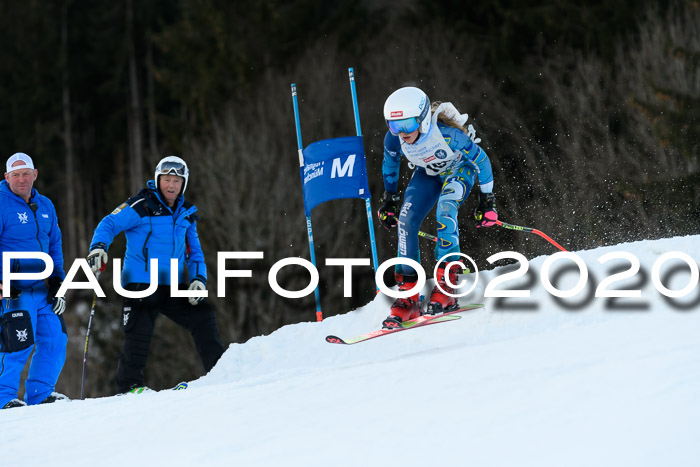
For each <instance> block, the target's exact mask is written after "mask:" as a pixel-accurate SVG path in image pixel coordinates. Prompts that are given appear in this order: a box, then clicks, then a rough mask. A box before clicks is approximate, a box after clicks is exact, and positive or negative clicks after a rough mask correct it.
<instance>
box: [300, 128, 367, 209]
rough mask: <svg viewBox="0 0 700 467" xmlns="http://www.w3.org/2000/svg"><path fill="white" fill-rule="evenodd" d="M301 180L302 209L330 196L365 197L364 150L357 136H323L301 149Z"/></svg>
mask: <svg viewBox="0 0 700 467" xmlns="http://www.w3.org/2000/svg"><path fill="white" fill-rule="evenodd" d="M303 156H304V165H303V166H302V167H301V179H302V181H303V187H304V210H305V212H306V215H307V216H310V215H311V211H312V210H313V208H315V207H316V206H318V205H319V204H321V203H325V202H326V201H330V200H332V199H342V198H364V199H369V197H370V193H369V186H368V185H367V168H366V165H365V151H364V147H363V145H362V137H361V136H345V137H342V138H333V139H324V140H321V141H316V142H315V143H311V144H310V145H308V146H307V147H306V148H305V149H304V150H303Z"/></svg>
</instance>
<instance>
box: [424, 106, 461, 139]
mask: <svg viewBox="0 0 700 467" xmlns="http://www.w3.org/2000/svg"><path fill="white" fill-rule="evenodd" d="M440 104H442V102H441V101H435V102H433V103H432V104H430V112H431V113H433V114H434V113H435V111H437V109H438V107H440ZM438 121H441V122H442V123H444V124H445V125H447V126H451V127H453V128H457V129H458V130H461V131H462V133H464V134H465V135H467V136H469V131H468V130H467V129H466V128H465V127H464V126H462V125H460V124H459V123H458V122H457V120H455V119H454V118H451V117H448V116H447V115H446V114H445V113H444V112H440V113H439V114H438Z"/></svg>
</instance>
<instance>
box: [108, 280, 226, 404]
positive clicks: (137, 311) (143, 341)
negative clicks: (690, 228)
mask: <svg viewBox="0 0 700 467" xmlns="http://www.w3.org/2000/svg"><path fill="white" fill-rule="evenodd" d="M147 286H148V285H147V284H129V285H127V286H126V287H125V288H126V289H127V290H145V289H146V288H147ZM183 288H185V287H183V286H180V289H183ZM161 313H162V314H164V315H165V316H167V317H168V318H170V319H171V320H172V321H174V322H175V323H176V324H178V325H180V326H182V327H184V328H185V329H187V330H188V331H190V334H192V338H193V339H194V343H195V346H196V347H197V352H198V353H199V357H200V359H201V361H202V364H203V365H204V370H205V372H208V371H209V370H211V369H212V368H213V367H214V365H215V364H216V362H217V361H218V360H219V358H220V357H221V355H222V354H223V353H224V350H225V347H224V343H223V341H222V340H221V336H219V330H218V328H217V326H216V315H215V313H214V309H213V308H212V307H211V305H210V304H209V303H208V302H207V300H206V299H205V300H203V301H202V302H200V303H199V304H198V305H195V306H193V305H191V304H190V303H189V301H188V299H187V298H182V297H171V296H170V286H159V287H158V289H157V290H156V291H155V292H154V293H153V294H152V295H150V296H148V297H146V298H140V299H133V298H124V303H123V307H122V323H121V327H122V330H123V331H124V333H125V338H124V345H123V346H122V351H121V355H120V356H119V366H118V368H117V392H118V393H124V392H127V391H129V389H132V388H135V387H140V386H143V385H144V376H143V369H144V368H145V366H146V361H147V360H148V348H149V346H150V344H151V337H152V336H153V329H154V328H155V323H156V318H158V315H159V314H161Z"/></svg>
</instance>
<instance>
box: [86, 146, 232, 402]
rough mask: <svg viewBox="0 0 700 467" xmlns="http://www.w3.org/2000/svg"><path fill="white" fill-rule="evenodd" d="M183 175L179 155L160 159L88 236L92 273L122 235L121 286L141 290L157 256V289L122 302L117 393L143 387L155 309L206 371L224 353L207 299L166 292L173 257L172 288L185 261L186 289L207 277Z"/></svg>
mask: <svg viewBox="0 0 700 467" xmlns="http://www.w3.org/2000/svg"><path fill="white" fill-rule="evenodd" d="M188 178H189V169H188V167H187V164H186V163H185V161H184V160H182V159H180V158H179V157H175V156H168V157H166V158H164V159H162V160H161V161H160V162H159V163H158V166H157V167H156V171H155V177H154V180H150V181H149V182H148V183H147V186H146V188H144V189H142V190H141V191H139V192H138V194H137V195H136V196H133V197H132V198H129V200H127V201H126V202H125V203H123V204H122V205H120V206H119V207H117V208H116V209H115V210H114V211H113V212H112V213H111V214H109V215H108V216H106V217H105V218H104V219H102V221H101V222H100V223H99V225H98V226H97V228H96V229H95V233H94V235H93V237H92V241H91V244H90V245H91V246H90V254H89V255H88V263H89V264H90V267H91V268H92V270H93V272H96V273H97V272H99V271H102V270H104V268H105V267H106V263H107V250H108V249H109V246H110V245H111V244H112V241H113V240H114V237H116V236H117V235H118V234H119V233H121V232H124V233H125V235H126V253H125V258H124V266H123V269H122V275H121V279H122V280H121V282H122V287H123V288H124V289H125V290H129V291H143V290H146V289H147V288H148V286H149V284H150V282H151V281H150V274H151V269H150V268H151V265H150V261H151V260H152V259H157V260H158V270H157V276H158V287H157V289H156V291H155V292H154V293H153V294H152V295H149V296H148V297H146V298H139V299H136V298H126V297H125V298H124V301H123V310H122V329H123V331H124V333H125V339H124V345H123V347H122V352H121V355H120V357H119V365H118V368H117V392H118V393H124V392H128V391H130V390H132V389H135V388H139V387H142V386H144V375H143V369H144V367H145V366H146V361H147V358H148V349H149V346H150V342H151V337H152V335H153V330H154V326H155V321H156V318H157V317H158V315H159V314H160V313H163V314H164V315H166V316H167V317H168V318H170V319H171V320H173V321H174V322H175V323H177V324H179V325H181V326H183V327H185V328H186V329H188V330H189V331H190V333H191V334H192V337H193V339H194V342H195V345H196V347H197V351H198V352H199V356H200V358H201V360H202V364H203V365H204V369H205V370H206V371H207V372H208V371H209V370H211V368H212V367H213V366H214V365H215V364H216V362H217V361H218V360H219V358H220V357H221V355H222V354H223V352H224V345H223V342H222V340H221V337H220V336H219V331H218V329H217V325H216V316H215V313H214V310H213V308H212V307H211V305H209V303H208V302H207V301H206V300H204V299H203V298H202V297H190V298H185V297H172V296H171V295H170V282H171V279H170V277H171V271H170V260H171V258H175V259H177V263H178V274H177V277H178V284H176V285H178V288H180V289H182V288H184V287H185V285H186V284H187V283H188V282H187V280H186V275H185V266H186V268H187V276H189V290H199V291H201V290H205V288H206V283H207V269H206V265H205V263H204V253H203V252H202V247H201V245H200V242H199V236H198V234H197V219H198V217H197V214H196V212H197V207H196V206H194V205H193V204H192V203H190V202H188V201H186V200H185V198H184V193H185V189H186V188H187V181H188Z"/></svg>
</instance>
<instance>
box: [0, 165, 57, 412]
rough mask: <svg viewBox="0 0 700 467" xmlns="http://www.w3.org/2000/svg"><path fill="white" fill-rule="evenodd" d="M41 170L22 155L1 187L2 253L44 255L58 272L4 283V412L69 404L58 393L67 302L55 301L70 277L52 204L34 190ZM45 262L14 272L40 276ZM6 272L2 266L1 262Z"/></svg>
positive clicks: (27, 262)
mask: <svg viewBox="0 0 700 467" xmlns="http://www.w3.org/2000/svg"><path fill="white" fill-rule="evenodd" d="M38 173H39V172H38V171H37V170H36V169H35V168H34V162H33V161H32V159H31V157H29V156H28V155H26V154H24V153H17V154H14V155H13V156H11V157H10V158H9V159H8V160H7V164H6V172H5V180H4V181H2V182H0V253H2V255H3V256H4V254H5V253H6V252H42V253H47V254H48V255H49V256H51V259H52V260H53V263H54V264H53V271H52V272H51V275H50V277H49V278H48V280H47V281H46V282H45V281H44V280H17V281H12V283H11V285H10V289H11V290H9V291H6V290H5V291H4V290H2V285H1V284H0V299H1V300H0V301H1V305H0V346H1V349H0V360H1V363H0V407H2V408H3V409H6V408H12V407H20V406H23V405H27V404H29V405H34V404H41V403H48V402H55V401H57V400H62V399H67V397H66V396H64V395H63V394H59V393H57V392H55V387H56V381H58V376H59V375H60V374H61V370H62V369H63V364H64V362H65V360H66V343H67V341H68V337H67V335H66V326H65V323H64V322H63V317H62V316H61V314H62V313H63V311H64V310H65V309H66V301H65V299H64V298H63V297H60V298H59V297H56V292H57V291H58V289H59V287H60V286H61V283H62V282H63V279H64V278H65V273H64V271H63V252H62V250H61V230H60V229H59V228H58V220H57V218H56V209H55V208H54V206H53V203H51V201H50V200H49V199H48V198H47V197H45V196H42V195H40V194H39V192H37V191H36V190H35V189H34V188H33V186H34V181H35V180H36V178H37V175H38ZM45 266H46V265H45V264H44V262H43V261H42V260H40V259H13V260H12V262H11V272H13V273H39V272H42V271H43V270H44V269H45ZM0 273H2V261H0ZM32 349H33V350H34V356H33V357H32V363H31V365H30V366H29V376H28V377H27V380H26V381H25V383H24V386H25V396H24V398H25V400H26V402H25V401H23V400H20V399H19V398H18V392H19V385H20V377H21V374H22V369H23V368H24V365H25V364H26V362H27V359H28V358H29V356H30V355H31V353H32Z"/></svg>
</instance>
